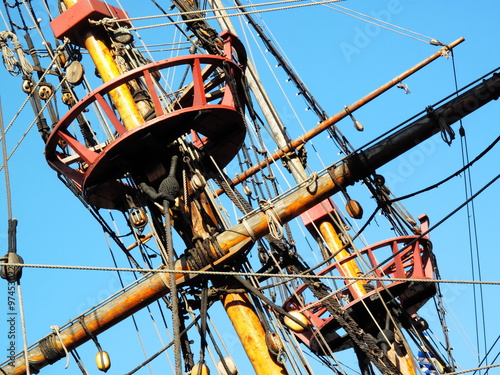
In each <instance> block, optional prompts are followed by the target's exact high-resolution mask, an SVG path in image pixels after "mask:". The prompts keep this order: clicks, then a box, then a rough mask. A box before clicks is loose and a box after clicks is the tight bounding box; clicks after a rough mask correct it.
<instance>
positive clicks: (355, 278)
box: [3, 263, 500, 287]
mask: <svg viewBox="0 0 500 375" xmlns="http://www.w3.org/2000/svg"><path fill="white" fill-rule="evenodd" d="M3 265H5V266H16V267H25V268H46V269H60V270H76V271H114V272H116V271H120V272H145V273H150V274H156V273H167V274H178V273H180V274H190V275H198V274H199V275H214V276H238V275H239V276H241V275H244V276H256V277H269V276H273V277H278V278H283V279H289V280H293V279H297V278H308V279H328V280H353V281H407V280H408V279H407V278H397V277H394V278H392V277H391V278H387V277H385V278H384V277H371V276H329V275H292V274H286V273H273V274H269V273H263V272H231V271H192V270H168V269H158V268H157V269H148V268H139V269H138V268H126V267H117V268H113V267H92V266H69V265H56V264H51V265H48V264H26V263H23V264H21V263H3ZM412 280H413V281H415V282H424V283H443V284H482V285H500V281H471V280H442V279H439V280H438V279H412ZM346 287H347V285H346Z"/></svg>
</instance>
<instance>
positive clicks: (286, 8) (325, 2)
mask: <svg viewBox="0 0 500 375" xmlns="http://www.w3.org/2000/svg"><path fill="white" fill-rule="evenodd" d="M297 1H302V0H290V1H288V0H287V1H278V2H275V3H269V4H263V5H273V4H281V3H294V2H297ZM338 1H344V0H323V1H319V2H317V3H310V4H300V5H290V6H285V7H278V8H270V9H264V10H254V11H247V12H240V13H236V14H229V15H224V16H208V17H203V18H193V19H189V20H181V21H173V22H167V23H162V24H158V25H148V26H140V27H132V28H130V30H144V29H151V28H154V27H164V26H172V25H178V24H185V23H191V22H196V21H207V20H212V19H218V18H227V17H240V16H243V15H245V14H255V13H267V12H274V11H279V10H288V9H295V8H304V7H309V6H314V5H321V4H328V3H335V2H338ZM234 8H237V7H234ZM191 13H199V11H192V12H182V13H178V15H185V14H191ZM156 17H161V16H156ZM156 17H140V18H131V19H124V20H122V19H120V20H114V21H113V22H117V21H131V20H137V19H150V18H156Z"/></svg>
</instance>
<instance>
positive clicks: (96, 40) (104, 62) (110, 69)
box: [64, 0, 144, 130]
mask: <svg viewBox="0 0 500 375" xmlns="http://www.w3.org/2000/svg"><path fill="white" fill-rule="evenodd" d="M76 3H78V0H64V5H66V7H67V8H70V7H71V6H73V5H75V4H76ZM81 41H82V42H83V44H84V45H85V48H86V49H87V51H88V52H89V54H90V57H91V58H92V61H93V62H94V64H95V66H96V68H97V71H98V72H99V74H100V76H101V78H102V80H103V81H104V82H108V81H110V80H112V79H113V78H116V77H118V76H120V75H121V73H120V70H119V69H118V66H117V65H116V63H115V61H114V59H113V54H112V53H111V51H110V49H109V47H108V45H107V44H106V42H105V41H104V40H103V39H102V38H101V37H100V36H99V35H98V34H97V33H96V32H94V31H93V30H85V32H84V33H83V35H82V36H81ZM109 94H110V96H111V99H112V100H113V103H114V105H115V107H116V109H117V111H118V113H119V114H120V117H121V120H122V122H123V125H124V126H125V128H126V129H127V130H131V129H133V128H135V127H137V126H139V125H141V124H142V123H144V119H143V117H142V116H141V114H140V113H139V110H138V108H137V105H136V104H135V101H134V98H133V97H132V93H131V92H130V90H129V88H128V86H127V85H125V84H124V85H121V86H118V87H117V88H116V89H114V90H112V91H110V93H109Z"/></svg>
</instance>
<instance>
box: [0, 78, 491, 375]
mask: <svg viewBox="0 0 500 375" xmlns="http://www.w3.org/2000/svg"><path fill="white" fill-rule="evenodd" d="M499 96H500V76H498V75H494V76H493V77H491V78H489V79H487V80H485V81H483V82H482V83H480V84H479V85H477V86H475V87H474V88H472V89H470V90H469V91H467V92H465V93H463V94H461V95H460V96H459V97H457V98H455V99H452V100H450V101H449V102H448V103H446V104H444V105H442V106H441V107H440V108H437V109H436V110H435V111H434V112H433V113H432V114H431V115H425V116H423V117H421V118H420V119H418V120H416V121H414V122H413V123H411V124H410V125H408V126H406V127H405V128H403V129H401V130H400V131H398V132H396V133H395V134H392V135H390V136H388V137H386V138H385V139H383V140H382V141H379V142H378V143H376V144H375V145H374V146H372V147H370V148H368V149H366V150H364V151H362V152H361V153H359V154H355V155H351V157H350V158H349V159H348V160H346V161H345V162H344V163H342V164H340V165H338V166H332V167H330V169H329V171H330V172H329V173H328V174H324V175H322V176H319V177H318V178H317V179H316V180H315V181H314V182H311V183H310V184H309V185H303V186H302V187H301V188H298V189H297V190H295V191H293V192H291V193H290V194H288V195H286V196H284V197H283V198H281V199H280V200H279V201H277V202H275V203H274V204H273V206H272V209H273V210H274V212H275V214H276V215H277V217H278V218H279V220H280V222H281V223H285V222H288V221H290V220H292V219H293V218H295V217H297V216H298V215H300V214H301V213H303V212H305V211H307V210H308V209H309V208H311V207H312V206H314V205H316V204H318V203H320V202H321V201H323V200H324V199H325V198H327V197H329V196H331V195H332V194H335V193H336V192H338V191H339V186H347V185H351V184H353V183H354V182H355V181H357V180H359V179H361V178H363V177H366V175H367V174H369V173H372V171H373V170H375V169H376V168H379V167H381V166H382V165H384V164H385V163H387V162H388V161H390V160H392V159H395V158H396V157H397V156H399V155H401V154H403V153H405V152H406V151H408V150H410V149H411V148H412V147H414V146H416V145H417V144H419V143H420V142H422V141H424V140H425V139H427V138H430V137H431V136H433V135H434V134H436V133H438V132H439V131H440V126H443V125H447V126H449V125H451V124H453V123H455V122H456V121H458V120H459V119H461V118H463V117H465V116H466V115H467V114H469V113H472V112H474V111H475V110H477V109H479V108H480V107H482V106H483V105H484V104H486V103H488V102H489V101H491V100H493V99H497V98H498V97H499ZM332 175H333V176H335V178H333V179H332V177H331V176H332ZM334 181H335V182H334ZM247 228H250V230H251V233H250V232H249V231H248V229H247ZM268 233H269V226H268V222H267V219H266V214H265V212H261V211H258V212H256V213H254V214H252V215H251V216H250V217H248V218H247V220H246V224H243V223H241V224H238V225H236V226H234V227H232V228H230V229H229V230H227V231H225V232H223V233H221V234H219V235H218V236H217V237H216V240H217V242H218V243H219V246H220V248H221V250H222V251H223V252H224V253H225V254H226V255H224V256H223V257H222V258H220V259H219V260H217V261H215V262H213V267H214V268H215V269H217V267H218V266H220V265H221V264H223V263H225V262H228V261H229V260H231V258H234V257H235V255H237V254H241V253H242V252H243V251H245V250H247V249H248V248H249V247H250V246H251V245H252V244H253V242H254V240H255V239H257V238H261V237H263V236H265V235H267V234H268ZM212 251H213V252H214V253H216V251H215V249H212ZM176 269H178V270H180V271H183V270H189V267H188V266H187V262H186V259H185V258H182V259H180V260H179V261H178V266H177V267H176ZM211 269H212V266H207V267H205V268H203V269H202V270H203V271H204V270H211ZM168 277H169V276H168V275H167V274H154V275H151V276H150V277H148V278H147V279H145V280H144V281H143V282H141V283H139V284H137V285H136V286H134V287H132V288H131V289H129V290H127V291H125V292H124V293H122V294H120V295H119V296H117V297H115V298H114V299H112V300H110V301H108V302H107V303H105V304H103V305H101V306H99V307H98V308H96V309H95V310H94V311H92V313H90V314H88V315H86V316H85V318H84V319H85V325H86V326H87V328H88V330H89V331H90V332H91V333H92V334H94V335H97V334H99V333H100V332H103V331H104V330H106V329H108V328H110V327H111V326H113V325H115V324H117V323H118V322H120V321H122V320H124V319H125V318H127V317H129V316H130V315H131V314H133V313H134V312H136V311H138V310H140V309H141V308H143V307H145V306H147V305H149V304H150V303H151V302H153V301H155V300H157V299H158V298H161V297H163V296H164V295H166V294H167V293H168V292H169V288H168ZM175 278H176V280H177V282H178V283H179V284H180V283H185V282H188V281H189V280H190V279H192V278H194V276H192V275H189V274H185V273H178V274H175ZM60 333H61V338H62V341H63V343H64V345H65V346H66V348H67V349H68V350H71V349H74V348H76V347H78V346H79V345H81V344H82V343H84V342H86V341H88V340H90V337H89V336H88V335H87V334H86V333H85V330H84V329H83V327H82V325H81V324H80V323H79V322H78V321H76V320H75V321H73V323H71V324H70V325H69V326H67V327H65V328H64V329H62V330H61V332H60ZM53 336H54V335H53ZM46 344H47V345H51V347H52V348H53V349H54V352H55V354H54V358H53V359H52V360H53V361H55V360H57V359H60V358H63V357H64V351H63V350H62V346H61V343H60V342H59V340H57V339H54V340H52V341H50V342H49V340H46ZM28 356H29V358H30V363H31V364H32V365H33V366H34V367H36V368H42V367H44V366H46V365H47V364H49V363H50V361H49V360H48V359H47V358H46V357H45V355H44V354H43V353H42V351H41V349H40V344H37V345H35V346H34V347H33V348H32V349H30V350H29V352H28ZM1 370H2V371H3V372H4V373H5V374H8V375H22V374H25V364H24V358H23V357H22V356H20V355H19V356H18V358H17V359H16V360H14V362H13V366H10V365H9V364H5V365H4V367H2V368H1Z"/></svg>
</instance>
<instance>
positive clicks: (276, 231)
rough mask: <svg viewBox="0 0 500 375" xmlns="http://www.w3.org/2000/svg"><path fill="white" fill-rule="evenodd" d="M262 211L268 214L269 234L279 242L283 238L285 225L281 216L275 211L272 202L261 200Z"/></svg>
mask: <svg viewBox="0 0 500 375" xmlns="http://www.w3.org/2000/svg"><path fill="white" fill-rule="evenodd" d="M259 204H260V207H261V209H262V211H264V213H265V214H266V219H267V225H268V226H269V234H270V235H271V236H272V237H274V238H275V239H277V240H281V239H282V238H283V235H284V232H283V224H281V221H280V219H279V216H278V215H277V214H276V211H274V207H273V204H272V202H271V201H265V200H261V201H260V202H259Z"/></svg>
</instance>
